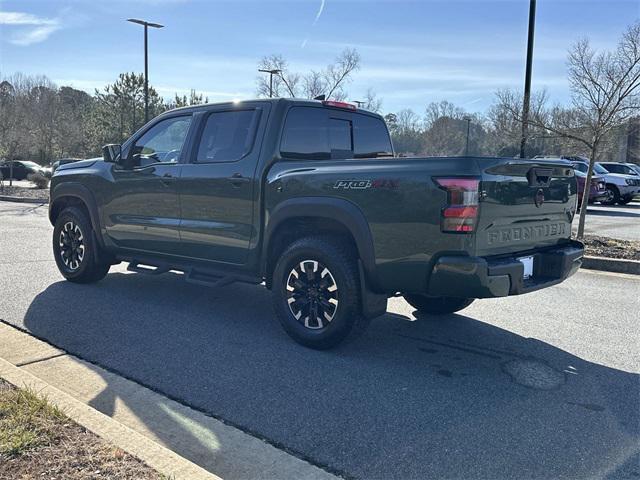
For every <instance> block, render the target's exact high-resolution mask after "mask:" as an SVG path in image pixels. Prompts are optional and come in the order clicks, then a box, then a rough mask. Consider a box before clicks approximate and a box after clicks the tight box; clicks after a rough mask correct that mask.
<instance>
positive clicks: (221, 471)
mask: <svg viewBox="0 0 640 480" xmlns="http://www.w3.org/2000/svg"><path fill="white" fill-rule="evenodd" d="M0 377H3V378H5V380H7V381H9V382H10V383H13V384H14V385H16V386H18V387H23V386H31V387H32V388H34V389H35V390H36V391H41V392H42V393H44V394H46V395H47V397H48V399H49V401H50V402H51V403H53V404H56V405H58V406H59V407H61V408H63V409H65V411H66V412H65V413H67V414H68V415H69V416H70V417H71V418H72V419H73V420H75V421H76V422H78V423H80V424H81V425H83V426H85V427H86V428H88V429H89V430H91V431H93V432H94V433H96V434H98V435H99V436H102V437H103V438H105V439H107V440H108V441H110V442H112V443H114V444H115V445H117V446H119V447H120V448H122V449H123V450H126V451H128V452H129V453H131V454H133V455H135V456H137V457H138V458H140V459H141V460H143V461H144V462H145V463H147V464H148V465H149V466H151V467H152V468H155V469H156V470H158V471H160V472H161V473H164V474H166V475H169V476H173V478H176V479H181V478H188V479H192V478H194V479H195V478H202V479H210V480H214V479H216V478H220V477H222V478H226V479H232V478H238V479H240V478H241V479H253V478H255V479H257V478H260V479H263V478H295V479H309V480H325V479H326V480H329V479H335V478H336V477H334V476H333V475H331V474H330V473H328V472H326V471H324V470H322V469H320V468H318V467H316V466H313V465H311V464H309V463H307V462H305V461H304V460H301V459H299V458H297V457H295V456H293V455H290V454H288V453H286V452H284V451H282V450H279V449H277V448H276V447H274V446H273V445H270V444H268V443H266V442H265V441H262V440H260V439H258V438H256V437H253V436H251V435H249V434H247V433H244V432H242V431H241V430H239V429H237V428H234V427H232V426H229V425H226V424H224V423H223V422H221V421H219V420H216V419H214V418H212V417H210V416H207V415H205V414H203V413H201V412H198V411H195V410H192V409H191V408H189V407H186V406H184V405H182V404H180V403H178V402H175V401H173V400H170V399H168V398H166V397H164V396H162V395H160V394H158V393H155V392H153V391H151V390H149V389H147V388H145V387H142V386H140V385H139V384H137V383H135V382H132V381H129V380H127V379H125V378H122V377H120V376H118V375H116V374H114V373H111V372H108V371H106V370H104V369H102V368H100V367H97V366H96V365H93V364H91V363H88V362H85V361H83V360H80V359H78V358H76V357H73V356H71V355H68V354H66V352H64V351H62V350H59V349H57V348H54V347H52V346H51V345H49V344H47V343H45V342H43V341H40V340H37V339H35V338H34V337H31V336H30V335H28V334H26V333H24V332H22V331H20V330H17V329H15V328H13V327H11V326H8V325H7V324H5V323H1V322H0ZM214 394H215V392H212V395H214ZM99 412H100V413H99Z"/></svg>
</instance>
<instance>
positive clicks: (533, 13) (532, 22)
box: [520, 0, 536, 158]
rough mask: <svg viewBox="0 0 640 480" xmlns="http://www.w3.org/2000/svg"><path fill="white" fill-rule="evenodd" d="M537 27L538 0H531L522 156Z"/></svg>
mask: <svg viewBox="0 0 640 480" xmlns="http://www.w3.org/2000/svg"><path fill="white" fill-rule="evenodd" d="M535 28H536V0H529V35H528V39H527V70H526V72H525V75H524V101H523V105H522V139H521V140H520V158H524V157H525V150H526V146H527V134H528V129H529V104H530V100H531V69H532V67H533V37H534V32H535Z"/></svg>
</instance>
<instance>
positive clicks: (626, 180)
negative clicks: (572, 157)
mask: <svg viewBox="0 0 640 480" xmlns="http://www.w3.org/2000/svg"><path fill="white" fill-rule="evenodd" d="M571 163H572V164H573V166H574V167H575V168H576V169H577V170H580V171H581V172H583V173H587V171H588V169H589V163H588V161H573V162H571ZM593 173H594V174H597V175H601V176H602V177H603V178H604V180H605V182H606V188H607V199H606V200H603V201H601V202H600V203H602V204H603V205H615V204H616V203H617V204H619V205H626V204H627V203H629V202H630V201H631V200H633V197H634V196H635V195H638V194H639V193H640V177H637V176H632V175H624V174H620V173H611V172H609V171H608V170H607V169H606V168H605V167H603V166H602V164H601V163H599V162H596V163H595V164H594V166H593Z"/></svg>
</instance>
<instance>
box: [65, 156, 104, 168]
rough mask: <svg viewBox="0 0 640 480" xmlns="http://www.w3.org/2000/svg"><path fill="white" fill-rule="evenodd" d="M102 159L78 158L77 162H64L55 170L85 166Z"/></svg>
mask: <svg viewBox="0 0 640 480" xmlns="http://www.w3.org/2000/svg"><path fill="white" fill-rule="evenodd" d="M101 160H102V157H96V158H89V159H87V160H80V161H79V162H72V163H66V164H64V165H60V166H59V167H58V169H57V170H75V169H76V168H87V167H90V166H91V165H93V164H94V163H96V162H99V161H101Z"/></svg>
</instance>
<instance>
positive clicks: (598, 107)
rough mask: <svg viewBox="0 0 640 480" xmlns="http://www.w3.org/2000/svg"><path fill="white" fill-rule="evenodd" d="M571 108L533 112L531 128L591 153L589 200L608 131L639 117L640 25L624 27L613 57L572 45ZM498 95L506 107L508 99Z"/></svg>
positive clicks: (585, 44) (581, 227)
mask: <svg viewBox="0 0 640 480" xmlns="http://www.w3.org/2000/svg"><path fill="white" fill-rule="evenodd" d="M567 64H568V70H569V85H570V88H571V101H572V106H571V108H570V109H566V108H562V107H559V106H556V107H553V108H551V109H545V108H540V109H539V110H538V111H537V112H535V111H534V112H532V115H531V120H530V123H531V124H532V125H534V126H536V127H539V128H541V129H544V130H546V131H547V132H551V133H553V134H555V135H558V136H561V137H564V138H567V139H571V140H573V141H575V142H576V143H580V144H582V145H584V146H585V147H586V148H587V149H588V150H589V153H590V161H589V171H588V173H587V178H586V181H585V190H584V192H583V198H589V188H590V184H591V177H592V175H593V165H594V162H595V161H596V159H597V158H598V155H599V153H600V148H601V146H602V142H603V140H604V139H605V137H606V136H607V134H609V133H610V132H611V131H612V130H613V129H615V128H618V127H620V126H621V125H623V124H625V123H626V122H627V121H628V120H629V119H630V118H631V117H633V116H635V115H638V112H640V22H636V23H634V24H632V25H631V26H629V27H628V28H627V30H626V31H625V32H624V34H623V35H622V38H621V39H620V41H619V43H618V46H617V48H616V49H615V50H612V51H601V52H596V51H595V50H594V49H593V48H592V47H591V45H590V43H589V41H588V40H586V39H585V40H581V41H579V42H577V43H576V44H575V45H574V46H573V47H572V48H571V50H570V51H569V56H568V62H567ZM508 97H509V96H508V95H503V98H502V101H503V102H504V104H505V105H510V104H511V110H512V113H513V114H514V115H516V116H518V114H519V109H513V105H512V103H511V102H510V100H512V98H511V99H510V98H508ZM585 218H586V208H582V209H581V211H580V220H579V222H578V238H582V237H583V236H584V223H585Z"/></svg>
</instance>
